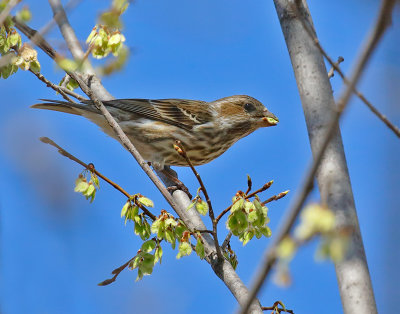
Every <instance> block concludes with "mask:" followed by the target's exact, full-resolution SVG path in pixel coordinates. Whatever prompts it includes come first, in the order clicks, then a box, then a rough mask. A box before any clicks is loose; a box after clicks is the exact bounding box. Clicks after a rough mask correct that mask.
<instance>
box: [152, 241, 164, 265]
mask: <svg viewBox="0 0 400 314" xmlns="http://www.w3.org/2000/svg"><path fill="white" fill-rule="evenodd" d="M162 255H163V250H162V248H161V246H160V245H159V246H157V248H156V251H155V253H154V264H156V263H157V262H158V261H160V264H161V258H162Z"/></svg>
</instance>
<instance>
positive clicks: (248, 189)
mask: <svg viewBox="0 0 400 314" xmlns="http://www.w3.org/2000/svg"><path fill="white" fill-rule="evenodd" d="M252 187H253V182H252V181H251V178H250V176H249V175H247V190H246V192H245V193H244V194H246V195H247V194H249V193H250V191H251V188H252Z"/></svg>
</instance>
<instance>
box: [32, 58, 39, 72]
mask: <svg viewBox="0 0 400 314" xmlns="http://www.w3.org/2000/svg"><path fill="white" fill-rule="evenodd" d="M29 68H30V69H31V70H32V71H33V72H35V73H40V63H39V61H37V60H35V61H31V62H30V63H29Z"/></svg>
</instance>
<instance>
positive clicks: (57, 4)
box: [49, 0, 84, 60]
mask: <svg viewBox="0 0 400 314" xmlns="http://www.w3.org/2000/svg"><path fill="white" fill-rule="evenodd" d="M49 4H50V6H51V9H52V10H53V14H54V19H55V21H56V22H57V24H58V27H59V29H60V31H61V34H62V36H63V37H64V39H65V42H66V44H67V46H68V49H69V51H71V54H72V56H73V57H74V58H75V59H77V60H81V59H83V56H84V52H83V50H82V47H81V45H80V44H79V40H78V38H77V37H76V35H75V32H74V30H73V28H72V27H71V24H70V23H69V21H68V18H67V14H66V13H65V10H64V8H63V6H62V4H61V1H60V0H49Z"/></svg>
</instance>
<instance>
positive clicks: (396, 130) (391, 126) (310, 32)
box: [293, 5, 400, 137]
mask: <svg viewBox="0 0 400 314" xmlns="http://www.w3.org/2000/svg"><path fill="white" fill-rule="evenodd" d="M293 8H294V10H295V11H298V8H297V6H295V5H293ZM299 16H301V15H299ZM300 22H301V23H302V25H303V27H304V29H305V30H306V31H307V33H308V35H309V36H310V37H311V38H312V40H313V41H314V44H315V45H316V46H317V48H318V49H319V50H320V52H321V53H322V54H323V55H324V57H325V59H326V60H327V61H328V62H329V63H330V64H331V66H332V68H331V69H330V71H329V73H328V77H329V78H331V77H333V75H334V74H333V73H334V70H335V71H336V72H337V73H338V74H339V75H340V77H341V78H342V80H343V82H344V83H345V84H346V85H349V84H350V81H349V79H348V78H347V77H346V76H345V75H344V73H343V71H342V70H341V69H340V67H339V64H340V63H341V62H343V60H344V59H343V57H339V59H338V61H337V62H334V61H333V60H332V58H331V57H330V56H329V55H328V53H327V52H326V51H325V49H324V48H323V47H322V45H321V44H320V42H319V40H318V38H317V37H316V35H315V32H314V30H313V29H312V28H310V27H309V26H308V24H307V23H306V20H305V19H304V18H301V19H300ZM352 92H353V93H354V94H356V95H357V96H358V97H359V98H360V99H361V101H362V102H363V103H364V104H365V105H366V106H367V107H368V108H369V109H370V110H371V111H372V113H373V114H375V115H376V117H377V118H378V119H380V120H381V121H382V122H383V123H385V124H386V126H387V127H388V128H389V129H391V130H392V131H393V133H394V134H395V135H396V136H397V137H400V129H399V128H398V127H397V126H395V125H394V124H393V123H392V122H390V120H389V119H388V118H387V117H386V116H385V115H384V114H382V113H381V112H380V111H379V110H378V109H377V108H376V107H375V106H374V105H373V104H372V103H371V102H370V101H369V100H368V99H367V98H365V96H364V95H363V94H362V93H361V92H360V91H359V90H358V89H357V88H356V87H355V86H354V87H353V89H352Z"/></svg>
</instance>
